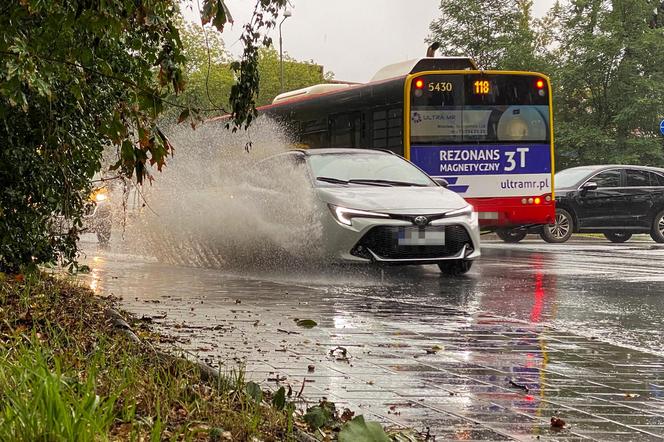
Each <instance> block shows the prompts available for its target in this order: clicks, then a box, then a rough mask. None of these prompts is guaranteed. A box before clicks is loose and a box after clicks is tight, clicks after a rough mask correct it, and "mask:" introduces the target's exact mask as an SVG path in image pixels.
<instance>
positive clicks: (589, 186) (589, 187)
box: [581, 181, 597, 194]
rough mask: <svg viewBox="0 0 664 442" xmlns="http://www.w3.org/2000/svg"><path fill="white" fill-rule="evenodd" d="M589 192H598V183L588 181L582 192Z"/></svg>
mask: <svg viewBox="0 0 664 442" xmlns="http://www.w3.org/2000/svg"><path fill="white" fill-rule="evenodd" d="M589 190H597V183H596V182H594V181H588V182H587V183H585V184H584V185H583V186H581V192H582V193H584V194H585V193H586V192H588V191H589Z"/></svg>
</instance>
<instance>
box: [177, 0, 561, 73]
mask: <svg viewBox="0 0 664 442" xmlns="http://www.w3.org/2000/svg"><path fill="white" fill-rule="evenodd" d="M226 3H227V5H228V7H229V8H230V10H231V13H232V14H233V18H234V20H235V24H234V25H233V26H232V27H229V28H227V29H226V30H224V33H223V38H224V42H225V43H226V48H227V49H228V50H230V51H231V52H232V53H234V54H236V55H238V54H240V52H241V48H242V47H241V44H240V43H239V42H238V37H239V36H240V33H241V31H242V25H243V24H244V23H246V22H247V20H249V18H250V16H251V12H252V10H253V5H254V3H255V0H226ZM553 3H554V0H534V13H535V15H537V16H540V15H542V14H544V13H545V12H546V10H547V9H548V8H549V7H551V5H552V4H553ZM186 4H189V5H191V4H192V3H189V2H187V3H186ZM196 4H197V3H196V1H194V2H193V5H194V9H195V8H196ZM291 4H292V5H293V8H292V13H293V16H292V17H290V18H288V19H286V21H285V22H284V24H283V27H282V36H283V48H284V51H285V52H287V53H288V54H289V55H291V56H292V57H295V58H296V59H298V60H314V61H315V62H316V63H318V64H322V65H323V66H324V67H325V70H326V71H332V72H334V78H336V79H337V80H346V81H358V82H365V81H369V80H370V79H371V77H373V75H374V73H376V71H378V69H380V68H381V67H383V66H385V65H388V64H391V63H396V62H398V61H402V60H407V59H410V58H416V57H421V56H424V55H425V52H426V46H427V45H426V44H425V43H424V38H425V37H426V36H427V34H428V32H429V24H430V23H431V21H432V20H433V19H434V18H436V17H438V16H439V15H440V12H439V10H438V5H439V4H440V0H291ZM189 9H191V7H189ZM196 12H197V11H191V10H189V11H185V16H186V17H187V18H188V19H191V20H194V19H195V17H196ZM199 22H200V21H199ZM272 37H273V39H274V44H275V47H276V48H277V50H278V49H279V34H278V32H276V31H275V32H273V33H272Z"/></svg>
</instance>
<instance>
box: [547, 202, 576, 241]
mask: <svg viewBox="0 0 664 442" xmlns="http://www.w3.org/2000/svg"><path fill="white" fill-rule="evenodd" d="M572 233H574V219H573V218H572V215H571V214H570V213H569V212H568V211H567V210H565V209H556V217H555V219H554V222H553V224H549V225H546V226H543V227H542V231H541V232H540V236H541V237H542V239H543V240H544V241H546V242H548V243H554V244H559V243H563V242H566V241H567V240H568V239H570V238H571V237H572Z"/></svg>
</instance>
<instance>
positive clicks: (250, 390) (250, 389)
mask: <svg viewBox="0 0 664 442" xmlns="http://www.w3.org/2000/svg"><path fill="white" fill-rule="evenodd" d="M245 391H246V393H247V395H249V397H251V398H252V399H253V400H254V401H255V402H256V403H261V402H262V401H263V390H261V386H260V385H258V384H257V383H255V382H252V381H250V382H247V385H246V386H245Z"/></svg>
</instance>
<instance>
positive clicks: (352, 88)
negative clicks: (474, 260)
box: [259, 57, 555, 239]
mask: <svg viewBox="0 0 664 442" xmlns="http://www.w3.org/2000/svg"><path fill="white" fill-rule="evenodd" d="M259 112H260V113H261V114H265V115H268V116H270V117H272V118H275V119H277V120H278V121H281V122H282V123H283V124H284V125H285V127H287V128H288V129H289V131H290V132H291V133H292V135H293V137H294V139H295V140H297V144H298V145H299V146H300V147H304V148H322V147H344V148H348V147H356V148H370V149H386V150H390V151H392V152H394V153H397V154H399V155H402V156H403V157H405V158H406V159H408V160H410V161H411V162H413V163H414V164H415V165H417V166H418V167H420V168H421V169H422V170H424V171H425V172H426V173H428V174H429V175H431V176H432V177H434V178H439V179H444V180H446V181H447V183H448V188H449V189H451V190H454V191H456V192H458V193H459V194H460V195H461V196H463V197H464V198H465V199H466V200H468V202H469V203H471V204H472V205H473V206H474V207H475V210H476V211H477V212H478V217H479V220H480V225H481V226H482V228H483V229H484V230H497V231H498V232H499V234H500V233H501V232H502V233H503V234H506V233H505V232H510V231H512V229H515V228H519V227H524V226H525V227H532V226H537V225H544V224H550V223H552V222H553V219H554V213H555V207H554V199H553V173H554V164H553V129H552V105H551V86H550V82H549V79H548V78H547V77H546V76H545V75H542V74H539V73H534V72H508V71H480V70H477V68H476V67H475V64H474V63H473V61H472V60H470V59H468V58H465V57H438V58H433V57H427V58H421V59H416V60H410V61H407V62H403V63H397V64H395V65H390V66H387V67H385V68H383V69H381V70H380V71H379V72H378V73H377V74H376V76H374V78H373V79H372V81H371V82H369V83H364V84H325V85H317V86H312V87H309V88H304V89H300V90H296V91H291V92H286V93H284V94H281V95H279V96H277V97H276V98H275V100H274V102H273V104H271V105H268V106H264V107H262V108H259ZM503 236H504V235H501V237H503ZM504 239H505V238H504Z"/></svg>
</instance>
